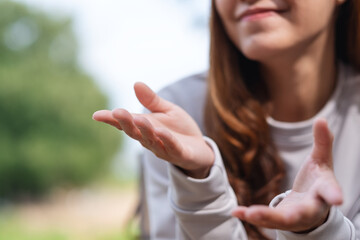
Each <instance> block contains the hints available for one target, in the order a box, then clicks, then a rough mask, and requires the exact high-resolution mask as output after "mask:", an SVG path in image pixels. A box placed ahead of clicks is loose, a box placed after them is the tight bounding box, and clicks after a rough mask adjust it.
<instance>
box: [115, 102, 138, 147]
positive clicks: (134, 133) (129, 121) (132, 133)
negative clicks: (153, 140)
mask: <svg viewBox="0 0 360 240" xmlns="http://www.w3.org/2000/svg"><path fill="white" fill-rule="evenodd" d="M112 116H113V118H114V119H116V120H117V121H118V123H119V124H120V127H121V128H122V130H123V131H124V132H125V133H126V134H127V135H128V136H129V137H131V138H133V139H135V140H140V139H141V133H140V130H139V129H138V128H137V127H136V126H135V124H134V120H133V117H132V115H131V114H130V113H129V112H128V111H126V110H125V109H119V108H118V109H114V110H112Z"/></svg>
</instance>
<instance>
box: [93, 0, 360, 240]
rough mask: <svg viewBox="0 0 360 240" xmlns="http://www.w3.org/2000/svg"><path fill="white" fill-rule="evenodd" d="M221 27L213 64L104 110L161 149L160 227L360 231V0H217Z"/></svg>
mask: <svg viewBox="0 0 360 240" xmlns="http://www.w3.org/2000/svg"><path fill="white" fill-rule="evenodd" d="M210 27H211V48H210V69H209V72H208V73H207V74H200V75H196V76H193V77H190V78H187V79H185V80H182V81H179V82H177V83H175V84H174V85H172V86H169V87H167V88H166V89H164V90H163V91H161V92H160V93H159V94H158V95H157V94H155V93H153V92H152V91H151V90H150V89H149V88H148V87H147V86H146V85H144V84H142V83H137V84H135V93H136V95H137V97H138V99H139V101H140V102H141V103H142V104H143V105H144V107H145V108H147V109H148V110H149V112H147V113H144V114H130V113H129V112H127V111H126V110H124V109H115V110H113V111H107V110H102V111H98V112H96V113H95V114H94V116H93V118H94V119H95V120H98V121H102V122H105V123H108V124H111V125H113V126H115V127H116V128H118V129H120V130H122V131H124V132H125V133H126V134H127V135H129V136H130V137H132V138H134V139H136V140H138V141H139V142H140V143H141V144H142V145H143V146H144V147H145V148H147V149H148V150H150V151H146V152H145V154H144V159H143V160H144V162H143V164H144V171H145V173H144V179H145V186H146V196H145V197H146V203H147V208H148V213H149V223H150V235H151V238H152V239H275V238H278V239H327V240H328V239H336V240H340V239H360V188H359V186H358V181H359V180H358V177H357V175H358V172H359V170H360V148H359V146H360V145H359V144H360V134H358V133H360V94H359V93H360V75H359V73H358V71H359V70H360V44H358V43H360V0H213V2H212V16H211V24H210ZM165 99H167V100H165ZM333 135H334V136H335V138H334V137H333ZM205 136H207V137H205ZM164 160H165V161H164ZM288 189H290V191H286V190H288ZM285 191H286V192H285ZM281 192H284V193H282V194H280V193H281ZM239 219H240V220H239ZM271 229H273V230H271ZM276 234H277V235H276Z"/></svg>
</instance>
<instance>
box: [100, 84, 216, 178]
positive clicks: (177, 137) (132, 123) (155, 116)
mask: <svg viewBox="0 0 360 240" xmlns="http://www.w3.org/2000/svg"><path fill="white" fill-rule="evenodd" d="M134 89H135V94H136V96H137V98H138V100H139V101H140V103H141V104H142V105H143V106H144V107H145V108H147V109H148V110H150V111H151V113H149V114H133V113H129V112H128V111H126V110H125V109H114V110H112V111H109V110H100V111H97V112H95V113H94V115H93V119H94V120H96V121H100V122H104V123H107V124H110V125H112V126H114V127H116V128H117V129H119V130H122V131H124V132H125V133H126V134H127V135H128V136H130V137H131V138H133V139H135V140H137V141H139V142H140V143H141V145H142V146H144V147H145V148H147V149H149V150H150V151H152V152H153V153H154V154H155V155H156V156H157V157H159V158H162V159H164V160H166V161H168V162H170V163H172V164H174V165H176V166H178V167H180V168H181V169H182V170H183V171H184V172H185V173H186V174H187V175H189V176H192V177H195V178H204V177H206V176H207V175H208V173H209V171H210V168H211V166H212V165H213V162H214V153H213V151H212V149H211V148H210V147H209V146H208V145H207V144H206V142H205V141H204V139H203V136H202V133H201V131H200V129H199V127H198V126H197V124H196V123H195V121H194V120H193V119H192V118H191V117H190V116H189V115H188V114H187V113H186V112H185V111H184V110H183V109H181V108H180V107H179V106H177V105H175V104H173V103H171V102H168V101H166V100H164V99H162V98H160V97H159V96H158V95H157V94H156V93H154V92H153V91H152V90H151V89H150V88H149V87H148V86H146V85H145V84H144V83H136V84H135V85H134Z"/></svg>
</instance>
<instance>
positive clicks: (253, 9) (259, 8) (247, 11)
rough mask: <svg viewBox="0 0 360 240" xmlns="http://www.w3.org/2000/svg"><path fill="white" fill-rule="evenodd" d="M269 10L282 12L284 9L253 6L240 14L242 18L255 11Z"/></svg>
mask: <svg viewBox="0 0 360 240" xmlns="http://www.w3.org/2000/svg"><path fill="white" fill-rule="evenodd" d="M268 11H273V12H282V10H280V9H276V8H264V7H252V8H248V9H247V10H245V11H243V12H241V13H240V15H239V19H242V18H244V17H246V16H249V15H252V14H255V13H260V12H268Z"/></svg>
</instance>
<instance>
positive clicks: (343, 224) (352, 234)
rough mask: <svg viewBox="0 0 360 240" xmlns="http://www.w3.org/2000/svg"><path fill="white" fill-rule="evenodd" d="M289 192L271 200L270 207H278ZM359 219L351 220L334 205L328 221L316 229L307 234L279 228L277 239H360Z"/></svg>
mask: <svg viewBox="0 0 360 240" xmlns="http://www.w3.org/2000/svg"><path fill="white" fill-rule="evenodd" d="M289 193H290V191H287V192H285V193H282V194H280V195H278V196H276V197H275V198H274V199H273V200H272V201H271V202H270V207H276V205H277V204H278V203H280V202H281V200H282V199H283V198H285V197H286V195H288V194H289ZM359 220H360V218H359V217H358V219H357V220H356V222H355V223H353V222H351V221H350V220H349V219H348V218H346V217H345V216H344V215H343V213H342V212H341V211H340V210H339V209H338V208H337V207H335V206H333V207H331V209H330V213H329V217H328V219H327V220H326V222H325V223H324V224H322V225H321V226H319V227H318V228H316V229H315V230H313V231H311V232H309V233H306V234H297V233H293V232H289V231H282V230H277V231H276V233H277V240H329V239H334V240H359V236H356V231H355V227H354V225H359V224H360V222H359Z"/></svg>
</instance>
